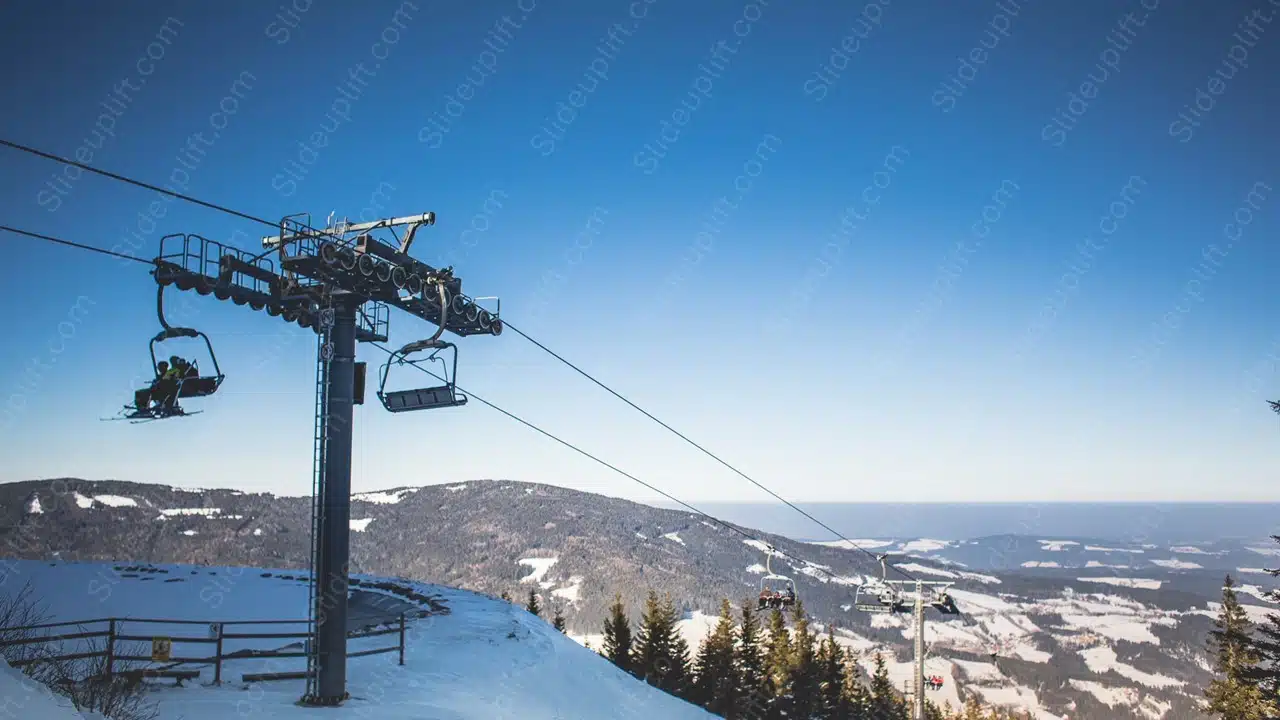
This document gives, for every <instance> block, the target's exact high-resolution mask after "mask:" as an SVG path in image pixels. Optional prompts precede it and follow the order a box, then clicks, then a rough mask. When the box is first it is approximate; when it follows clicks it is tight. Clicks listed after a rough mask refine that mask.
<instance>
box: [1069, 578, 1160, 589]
mask: <svg viewBox="0 0 1280 720" xmlns="http://www.w3.org/2000/svg"><path fill="white" fill-rule="evenodd" d="M1076 581H1077V582H1092V583H1104V584H1107V585H1115V586H1117V587H1127V588H1136V589H1138V590H1159V589H1160V586H1161V585H1163V584H1164V581H1163V580H1149V579H1147V578H1120V577H1091V578H1090V577H1080V578H1076Z"/></svg>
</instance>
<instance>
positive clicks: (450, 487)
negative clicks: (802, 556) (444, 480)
mask: <svg viewBox="0 0 1280 720" xmlns="http://www.w3.org/2000/svg"><path fill="white" fill-rule="evenodd" d="M444 489H445V490H448V491H449V492H458V491H459V490H466V489H467V486H466V484H465V483H463V484H462V485H446V486H445V488H444Z"/></svg>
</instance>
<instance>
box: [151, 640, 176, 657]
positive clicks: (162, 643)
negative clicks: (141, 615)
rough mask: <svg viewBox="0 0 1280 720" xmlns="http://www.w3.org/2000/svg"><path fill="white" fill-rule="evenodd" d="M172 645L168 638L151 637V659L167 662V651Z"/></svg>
mask: <svg viewBox="0 0 1280 720" xmlns="http://www.w3.org/2000/svg"><path fill="white" fill-rule="evenodd" d="M172 646H173V643H171V642H170V641H169V638H165V637H156V638H151V659H152V660H153V661H155V662H169V652H170V650H172Z"/></svg>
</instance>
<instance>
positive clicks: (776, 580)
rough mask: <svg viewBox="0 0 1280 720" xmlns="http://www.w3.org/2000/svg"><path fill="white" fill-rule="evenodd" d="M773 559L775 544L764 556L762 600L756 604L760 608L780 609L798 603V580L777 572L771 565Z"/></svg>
mask: <svg viewBox="0 0 1280 720" xmlns="http://www.w3.org/2000/svg"><path fill="white" fill-rule="evenodd" d="M772 560H773V546H772V545H769V546H768V549H767V550H766V551H765V556H764V567H765V575H764V577H762V578H760V600H759V603H758V605H757V606H756V608H757V609H758V610H764V609H765V608H774V609H779V610H780V609H782V608H786V607H792V606H793V605H795V604H796V582H795V581H794V580H792V579H791V578H789V577H787V576H786V575H777V574H775V573H774V572H773V569H772V565H771V561H772Z"/></svg>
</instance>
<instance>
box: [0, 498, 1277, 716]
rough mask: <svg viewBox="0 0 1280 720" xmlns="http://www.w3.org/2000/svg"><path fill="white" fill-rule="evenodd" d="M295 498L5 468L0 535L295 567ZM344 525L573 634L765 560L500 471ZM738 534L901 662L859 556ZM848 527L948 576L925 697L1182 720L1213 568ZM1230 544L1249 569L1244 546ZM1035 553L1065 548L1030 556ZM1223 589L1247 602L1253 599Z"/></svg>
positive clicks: (398, 564) (751, 582) (381, 559)
mask: <svg viewBox="0 0 1280 720" xmlns="http://www.w3.org/2000/svg"><path fill="white" fill-rule="evenodd" d="M309 513H310V500H309V499H308V498H298V497H279V496H274V495H270V494H264V493H244V492H241V491H237V490H229V489H207V490H187V489H180V488H171V487H167V486H161V485H144V484H137V483H129V482H123V481H101V482H91V481H83V480H75V479H65V480H56V481H32V482H22V483H10V484H5V485H0V547H2V548H4V551H3V554H5V555H8V556H13V557H22V558H27V559H50V558H55V557H56V558H60V559H62V560H119V561H126V560H128V561H142V562H157V563H194V564H207V565H249V566H256V567H280V568H306V567H307V564H308V563H307V553H308V539H309V538H308V535H309V528H310V524H309ZM351 525H352V529H353V532H352V560H353V567H352V570H353V572H363V573H370V574H380V575H392V576H403V577H407V578H412V579H415V580H421V581H426V582H433V583H439V584H445V585H452V586H457V587H462V588H466V589H472V590H478V591H481V592H485V593H489V594H491V595H497V594H499V593H501V592H502V591H504V590H505V591H508V592H510V593H511V594H512V595H513V596H516V597H517V599H519V598H520V597H521V596H522V595H523V594H524V593H527V591H528V590H529V589H531V588H532V589H536V590H537V591H538V592H539V593H540V594H541V595H542V596H543V604H544V605H546V604H548V603H551V604H557V605H559V606H561V607H562V608H563V609H564V612H565V615H566V616H567V618H568V621H569V629H570V631H571V633H572V634H573V635H574V636H575V637H577V638H578V639H579V640H580V641H583V642H589V641H591V640H593V636H594V635H596V634H597V633H599V631H600V626H601V623H602V621H603V618H604V616H605V613H606V609H607V606H608V605H609V604H610V602H611V601H612V599H613V596H614V594H615V593H619V594H621V595H622V596H623V598H624V601H625V602H626V603H627V605H628V607H629V608H630V609H631V611H632V615H633V620H638V619H639V618H638V612H637V611H638V608H639V607H640V604H641V601H642V599H643V596H644V594H645V592H647V590H649V589H654V590H657V591H658V592H660V593H663V594H666V593H670V594H671V596H672V598H673V599H674V600H675V601H676V604H677V605H678V606H680V607H682V608H683V609H684V611H685V612H686V617H687V621H686V623H685V626H686V627H685V629H686V634H687V635H688V637H689V639H690V641H691V642H694V643H696V641H697V639H698V637H700V633H701V632H704V631H705V629H706V627H707V626H708V625H709V622H710V621H709V618H708V617H707V615H706V614H707V613H713V612H714V611H715V609H716V608H717V607H718V605H719V601H720V599H721V598H723V597H728V598H729V599H731V600H733V601H735V602H736V601H742V600H747V599H749V598H753V597H754V595H755V594H756V592H757V591H758V587H759V579H760V574H761V572H762V571H763V567H762V565H763V563H764V557H765V556H764V552H763V550H764V548H763V547H760V546H757V545H756V544H754V543H749V542H745V541H744V538H743V537H742V536H741V535H738V534H737V533H733V532H731V531H729V530H726V529H725V528H723V527H720V526H718V525H715V524H714V523H711V522H708V521H707V520H706V519H705V518H704V517H702V516H699V515H694V514H692V513H689V512H686V511H682V510H672V509H661V508H655V507H651V506H648V505H643V504H638V503H634V502H630V501H626V500H619V499H615V498H609V497H604V496H600V495H594V494H590V493H583V492H578V491H574V490H568V489H564V488H559V487H554V486H550V485H541V484H532V483H520V482H514V481H506V480H479V481H471V482H466V483H460V484H455V485H430V486H425V487H400V488H392V489H389V490H384V491H378V492H369V493H360V494H357V495H354V496H353V497H352V509H351ZM746 532H748V533H749V534H751V535H754V536H756V537H759V538H761V539H763V540H764V541H766V542H768V543H771V544H773V546H774V547H776V548H778V549H779V550H781V551H783V552H785V553H787V554H788V555H791V556H793V557H798V558H803V561H802V562H800V563H798V565H794V566H793V565H792V563H790V562H788V561H784V560H782V559H781V558H776V557H775V558H774V560H773V562H772V565H773V568H774V570H775V571H780V572H784V573H786V574H787V575H790V576H791V577H793V578H794V579H795V580H796V582H797V585H798V588H799V592H800V596H801V598H802V599H803V601H804V603H805V607H806V609H807V610H808V612H809V613H810V614H811V615H812V616H813V617H814V618H815V620H816V621H817V622H819V623H820V624H822V625H827V626H833V627H838V628H839V631H838V639H839V640H840V641H841V642H842V644H845V645H847V646H849V647H852V648H855V649H857V650H859V651H861V652H871V651H873V650H874V649H875V648H877V647H880V648H887V649H888V650H889V651H890V652H891V653H892V654H895V655H896V657H897V662H895V663H894V664H893V665H892V666H891V669H892V672H893V673H895V674H896V675H895V676H897V677H905V673H906V672H907V670H908V665H907V664H906V662H905V661H906V660H907V658H908V653H909V639H910V635H911V633H910V629H909V628H907V627H905V626H904V619H903V618H901V617H896V616H895V617H890V616H868V615H866V614H863V613H859V612H855V611H852V609H851V603H852V597H853V592H854V585H855V584H856V583H857V582H859V581H860V580H861V579H862V578H865V577H878V576H879V567H878V564H877V563H876V562H875V560H874V559H873V558H872V557H870V556H869V555H868V554H867V553H864V552H861V551H854V550H849V549H844V548H840V547H835V546H834V545H838V544H839V543H804V542H799V541H796V540H791V539H788V538H785V537H781V536H776V535H768V534H764V533H760V532H757V531H754V530H750V529H746ZM855 540H857V539H855ZM857 541H858V542H859V544H860V545H863V546H864V547H867V546H869V545H870V544H872V543H873V542H874V543H879V545H878V546H877V547H875V548H872V547H867V549H868V550H871V551H872V552H881V551H889V552H895V553H905V554H907V555H910V556H911V557H902V558H900V559H898V560H896V561H895V562H896V564H897V565H898V566H899V567H901V568H903V569H904V570H906V571H908V572H910V573H912V574H914V575H915V576H917V577H920V578H922V579H949V580H953V581H955V582H956V583H957V584H956V591H955V595H956V599H957V602H958V603H959V604H960V607H961V609H962V610H963V611H964V612H965V616H964V617H962V618H960V619H956V620H950V621H946V622H944V621H943V618H941V617H940V616H937V615H933V616H932V617H931V619H930V624H929V626H928V632H929V637H928V641H929V642H930V643H931V644H932V646H933V648H934V649H933V650H932V651H931V659H930V663H932V664H931V665H930V666H929V671H930V672H931V673H938V674H942V675H944V676H945V677H946V678H948V680H947V683H946V685H945V686H944V689H943V690H942V691H940V692H939V693H938V694H937V697H936V699H938V700H939V701H941V700H942V699H951V700H953V701H958V699H959V696H958V695H956V694H955V693H956V686H957V685H959V684H962V685H963V686H964V687H965V688H966V689H967V690H971V691H974V692H978V693H980V694H982V695H983V697H984V698H986V699H987V701H988V702H1008V703H1011V704H1017V705H1022V706H1024V707H1028V708H1033V709H1037V712H1038V713H1039V717H1045V718H1048V717H1061V715H1062V714H1069V715H1070V717H1071V718H1073V720H1088V719H1089V718H1099V719H1101V718H1108V719H1111V718H1122V717H1135V718H1149V719H1150V720H1159V718H1166V719H1168V720H1183V719H1188V720H1190V719H1193V718H1199V717H1201V716H1200V715H1198V714H1197V713H1196V712H1195V711H1194V709H1193V701H1192V696H1195V695H1198V689H1197V688H1199V687H1201V686H1202V685H1203V683H1204V682H1205V681H1206V680H1207V668H1208V665H1207V661H1206V656H1205V653H1204V637H1205V633H1206V632H1207V630H1208V629H1209V626H1210V623H1211V617H1210V616H1211V615H1212V610H1211V608H1212V606H1211V605H1208V603H1209V602H1211V601H1213V600H1214V599H1216V598H1217V596H1218V595H1220V586H1221V575H1222V573H1221V572H1220V571H1219V569H1217V568H1208V567H1207V566H1206V568H1207V569H1177V568H1170V567H1161V566H1160V565H1159V564H1158V563H1150V562H1149V563H1148V564H1147V565H1145V566H1143V567H1142V568H1135V567H1133V565H1134V564H1135V563H1128V562H1127V563H1120V562H1116V563H1109V564H1113V565H1124V564H1129V565H1130V566H1131V567H1129V568H1116V567H1112V568H1101V567H1087V564H1088V562H1089V558H1092V557H1094V555H1096V554H1098V553H1099V552H1101V553H1102V554H1101V555H1100V557H1105V556H1106V555H1107V553H1106V552H1102V551H1093V550H1088V549H1087V544H1088V543H1090V542H1091V541H1087V540H1084V539H1081V540H1064V539H1061V538H1037V537H1034V536H1030V537H1028V536H1020V535H1007V536H1006V535H995V536H988V537H981V538H977V539H973V540H933V539H928V538H912V539H908V538H901V539H898V540H892V539H879V540H875V541H866V540H857ZM1071 543H1078V544H1079V546H1078V548H1077V546H1076V545H1072V544H1071ZM1096 547H1108V548H1110V547H1111V546H1103V545H1098V546H1096ZM1215 547H1217V546H1215ZM1116 549H1120V548H1111V550H1116ZM1138 549H1141V550H1146V549H1147V548H1142V547H1139V548H1138ZM1204 552H1206V553H1207V552H1209V550H1205V551H1204ZM1214 552H1216V550H1214ZM1232 552H1249V553H1251V555H1252V556H1253V557H1254V558H1256V560H1255V563H1254V564H1255V565H1257V566H1264V565H1266V563H1265V559H1266V556H1264V555H1262V554H1260V553H1256V552H1252V551H1249V550H1239V549H1236V550H1233V551H1232ZM1190 554H1194V553H1190ZM1130 555H1131V556H1133V557H1143V556H1148V555H1152V554H1151V553H1147V552H1144V553H1138V552H1132V553H1130ZM1127 557H1128V556H1126V558H1127ZM1152 557H1154V555H1152ZM1163 557H1164V556H1163V555H1162V556H1161V558H1163ZM1178 557H1181V555H1179V556H1178ZM1210 557H1219V556H1216V555H1211V556H1210ZM1222 557H1223V558H1226V557H1228V556H1226V555H1223V556H1222ZM1242 557H1243V556H1242ZM1000 558H1003V560H1000V561H999V562H997V560H999V559H1000ZM1024 558H1025V559H1024ZM1161 558H1156V559H1161ZM1053 559H1057V560H1060V561H1062V560H1069V561H1070V563H1076V562H1077V561H1082V562H1079V566H1078V567H1068V563H1067V562H1059V565H1060V567H1057V568H1054V567H1051V566H1046V565H1044V563H1047V562H1052V561H1053ZM1225 561H1226V560H1225V559H1224V560H1223V562H1225ZM1234 561H1235V560H1234V559H1233V560H1232V562H1234ZM1027 563H1039V564H1040V565H1039V566H1035V567H1030V566H1028V567H1024V565H1026V564H1027ZM827 573H830V575H834V576H835V577H836V579H835V580H833V579H832V577H831V576H830V575H828V574H827ZM1233 574H1235V573H1233ZM1266 579H1267V578H1266V577H1265V576H1258V577H1257V578H1254V579H1250V578H1243V579H1242V582H1245V583H1249V582H1253V583H1260V582H1264V581H1265V580H1266ZM1246 593H1247V591H1246ZM1259 594H1260V593H1259ZM1243 599H1244V600H1245V601H1246V602H1250V603H1252V604H1253V607H1252V610H1253V611H1257V612H1259V613H1262V612H1265V610H1266V607H1265V606H1264V604H1263V603H1262V601H1261V600H1260V599H1258V598H1257V597H1256V595H1251V594H1246V595H1244V596H1243ZM1153 650H1154V651H1155V652H1152V651H1153ZM992 652H995V653H997V654H998V656H999V658H998V660H997V662H996V663H992V662H991V653H992ZM1117 698H1119V699H1117ZM1157 711H1159V712H1157Z"/></svg>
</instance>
